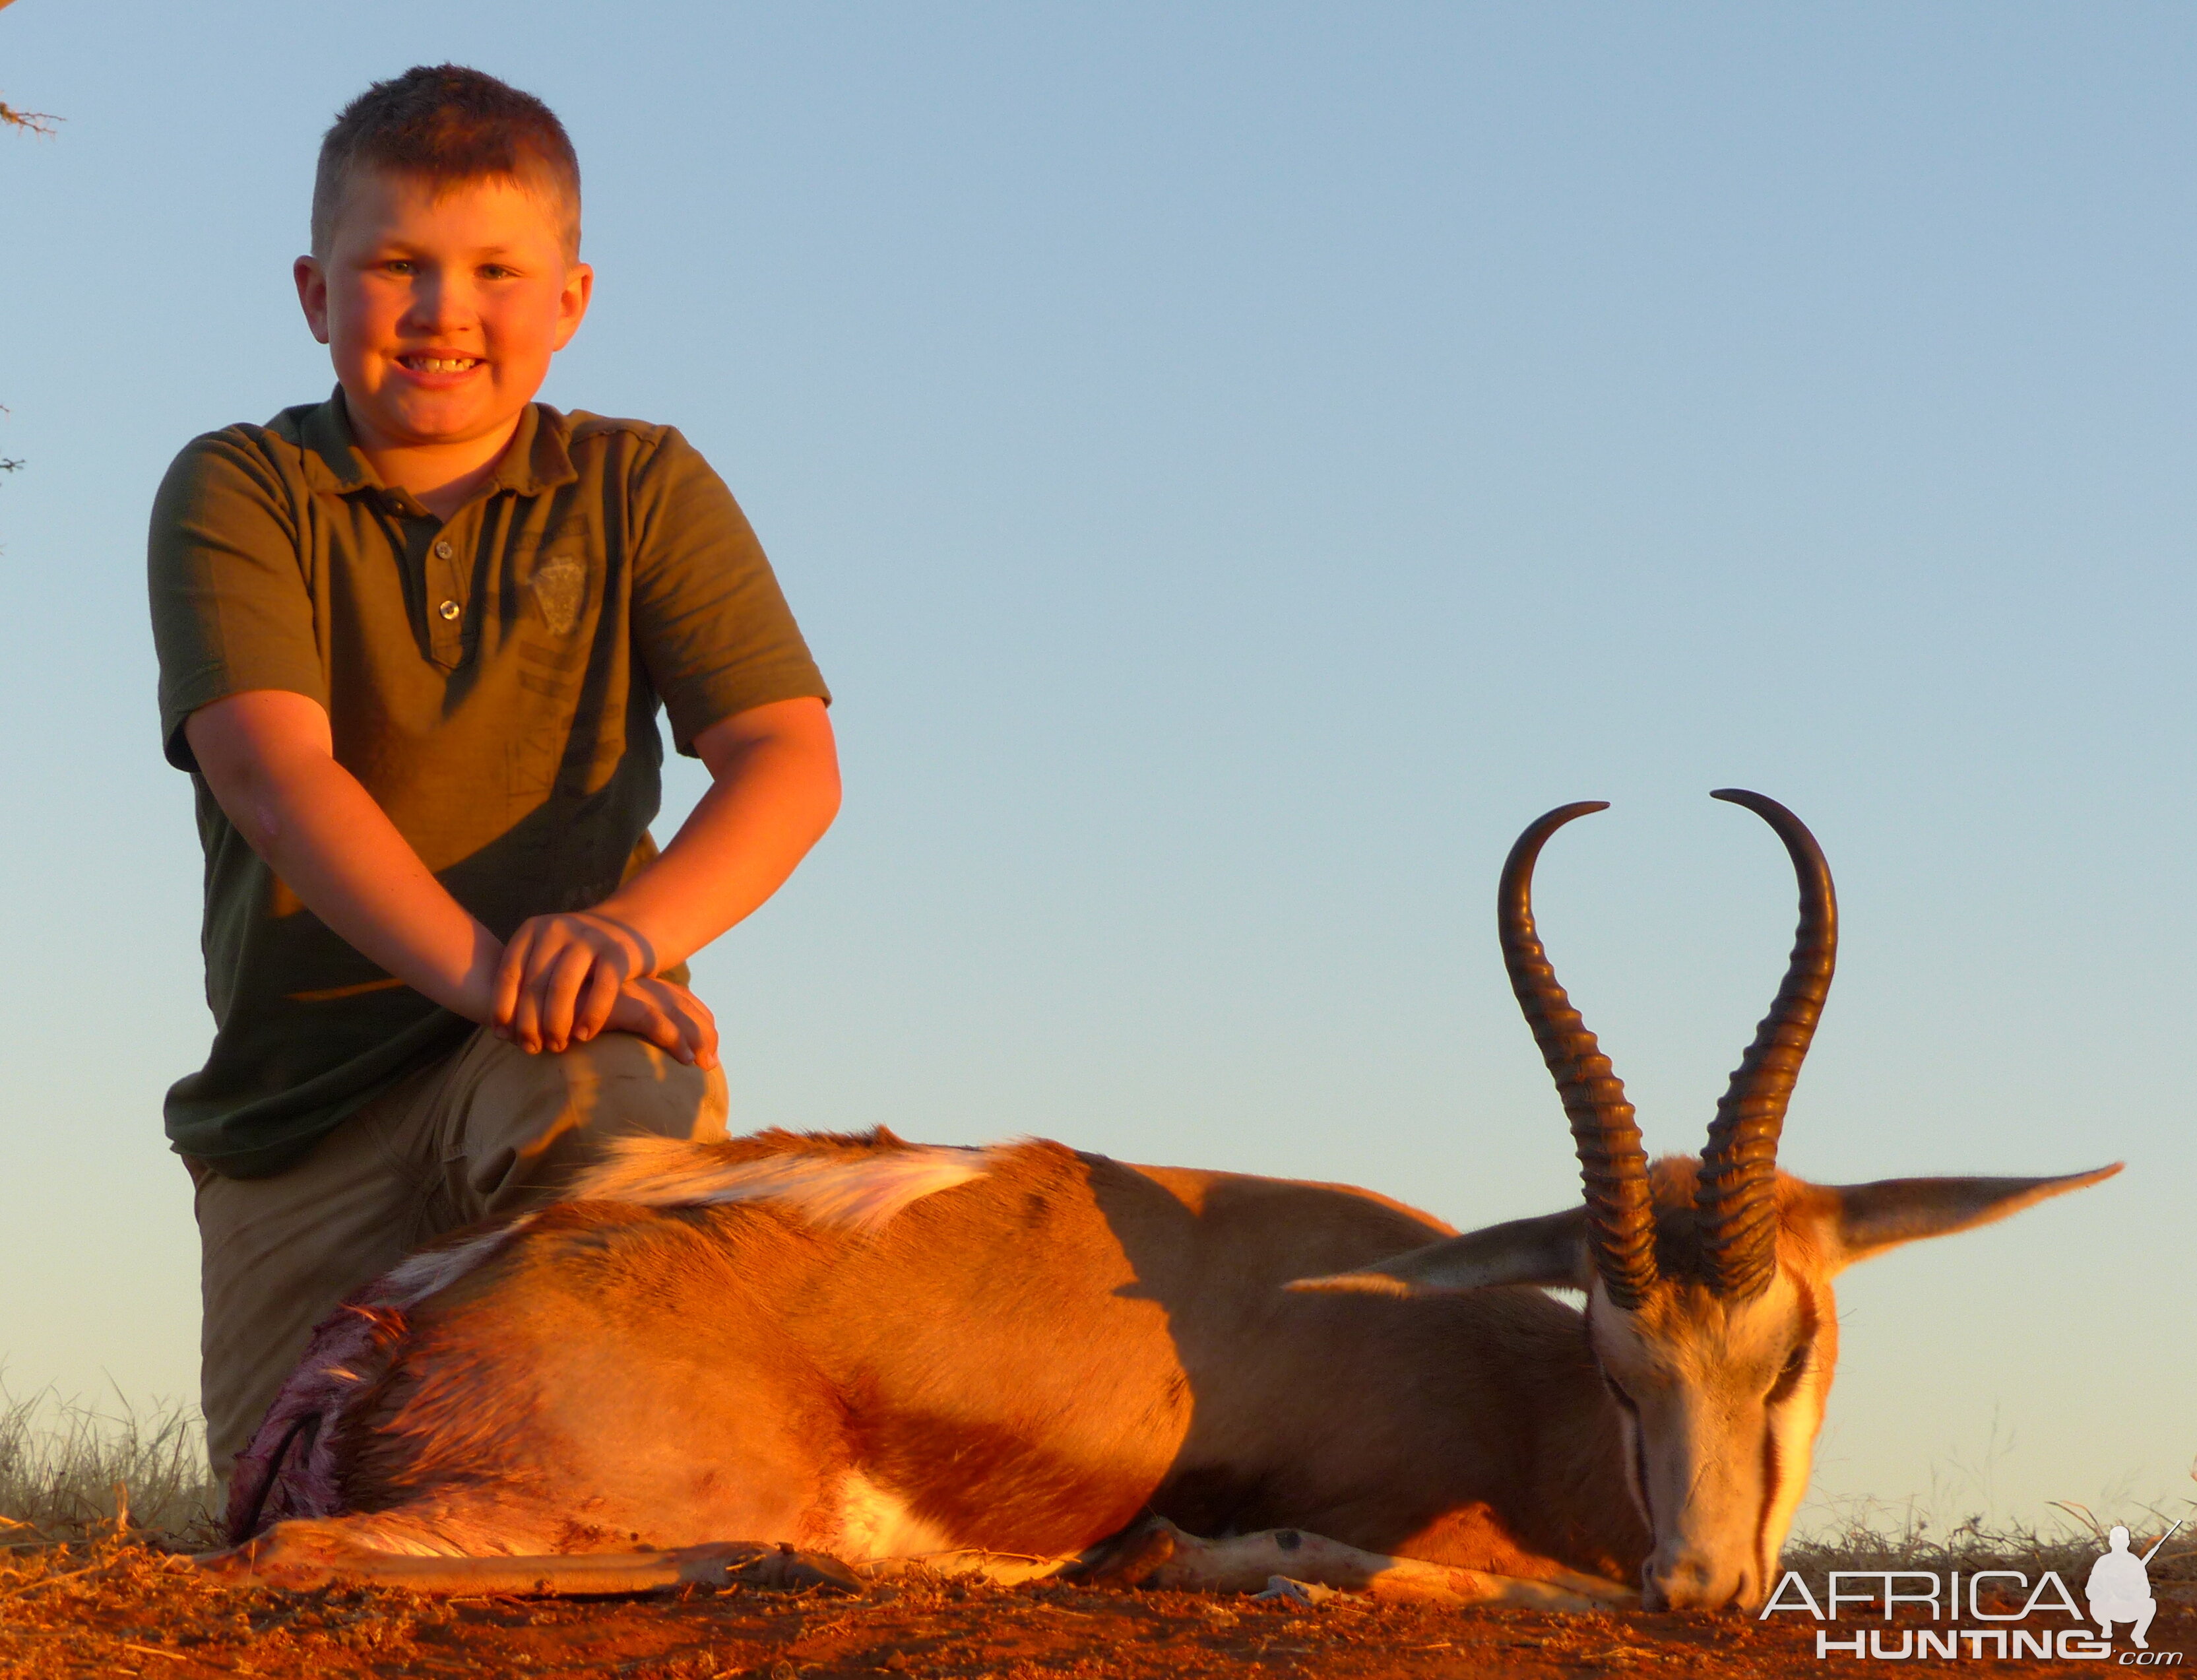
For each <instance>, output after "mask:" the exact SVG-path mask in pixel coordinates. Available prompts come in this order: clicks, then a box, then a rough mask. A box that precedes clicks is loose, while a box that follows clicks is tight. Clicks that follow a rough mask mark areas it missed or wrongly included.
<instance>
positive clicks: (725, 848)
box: [494, 698, 839, 1050]
mask: <svg viewBox="0 0 2197 1680" xmlns="http://www.w3.org/2000/svg"><path fill="white" fill-rule="evenodd" d="M694 750H695V751H696V752H697V753H699V755H700V756H701V758H702V762H704V764H706V765H708V766H709V768H710V791H708V792H707V793H705V794H704V795H703V796H702V798H701V801H700V802H699V803H698V804H697V805H696V806H695V807H694V809H693V814H691V815H689V816H688V817H687V820H686V821H685V822H684V823H683V824H681V826H680V829H679V832H678V833H677V834H676V835H675V836H674V837H673V838H672V841H671V843H670V845H668V846H666V847H665V848H664V852H663V854H662V855H661V856H659V857H658V858H657V859H656V860H655V861H654V862H652V863H651V864H650V865H649V866H648V867H647V868H646V869H644V870H642V871H641V872H640V873H639V874H637V875H635V877H634V878H633V879H631V880H630V881H628V882H627V883H625V884H624V885H623V886H622V887H620V888H619V889H617V891H616V892H615V893H612V895H610V897H608V898H606V899H605V900H604V901H602V902H601V903H600V904H599V905H597V906H596V907H594V909H593V910H589V911H581V912H576V913H572V914H568V915H559V916H536V917H535V918H533V919H532V920H531V921H529V922H527V923H525V924H524V925H523V926H521V927H520V928H519V930H518V931H517V932H516V933H514V934H513V935H512V936H511V943H510V946H509V947H507V949H506V950H505V951H504V952H503V953H502V961H501V966H500V968H499V970H498V971H497V973H496V994H495V1004H494V1010H495V1014H494V1019H495V1020H496V1024H497V1026H498V1028H499V1029H507V1030H508V1031H509V1033H510V1034H511V1036H512V1037H513V1038H515V1039H516V1040H518V1041H519V1043H520V1044H522V1045H524V1046H526V1047H527V1048H528V1049H529V1050H534V1049H547V1050H562V1049H564V1048H565V1046H566V1045H567V1044H570V1043H573V1042H583V1041H585V1040H588V1039H590V1038H593V1037H594V1035H595V1034H597V1033H598V1032H600V1031H601V1030H602V1028H604V1027H605V1026H606V1024H612V1025H614V1024H615V1022H613V1021H612V1014H611V1011H612V1008H613V1007H614V1005H615V1003H616V1000H617V996H618V992H619V988H620V987H621V986H622V985H629V984H630V983H631V982H632V980H633V979H634V977H635V976H645V975H652V974H657V973H660V972H661V971H662V970H664V969H667V968H670V967H671V966H672V965H675V964H677V963H681V962H684V961H685V960H686V959H687V958H688V957H690V956H692V955H693V953H695V952H697V951H699V950H700V949H701V948H702V947H704V945H707V944H708V943H709V942H710V941H711V940H713V939H715V938H716V936H718V935H719V934H721V933H722V932H724V931H725V930H726V929H728V928H729V927H731V926H732V925H733V924H734V923H735V922H738V921H739V920H740V919H741V918H744V917H745V916H746V915H747V914H748V913H749V912H751V911H753V910H754V909H756V907H758V906H759V905H761V904H762V902H763V901H764V900H766V899H768V897H769V896H770V895H772V894H773V893H774V892H776V891H777V890H778V889H779V887H780V884H781V883H783V882H784V881H785V878H786V877H787V876H789V875H791V873H792V872H793V869H794V866H795V865H797V864H798V863H799V862H800V861H801V860H802V859H803V857H804V856H806V855H807V854H808V852H809V848H810V847H812V846H814V844H815V843H816V842H817V841H818V839H820V837H822V835H823V833H824V831H825V830H826V829H827V828H829V827H830V826H832V818H833V817H834V816H836V815H837V814H838V809H839V760H838V749H837V747H836V746H835V744H834V743H833V741H832V723H831V719H830V717H829V715H827V714H826V711H825V708H824V702H823V701H821V700H820V699H814V698H801V699H791V700H777V701H773V702H772V703H770V704H767V705H761V706H755V707H752V708H751V709H749V710H746V711H743V712H738V713H735V714H734V715H733V716H731V717H728V718H725V719H723V720H722V721H719V722H717V723H715V724H712V725H711V726H710V727H708V728H706V729H703V730H700V731H698V732H697V733H696V734H695V736H694Z"/></svg>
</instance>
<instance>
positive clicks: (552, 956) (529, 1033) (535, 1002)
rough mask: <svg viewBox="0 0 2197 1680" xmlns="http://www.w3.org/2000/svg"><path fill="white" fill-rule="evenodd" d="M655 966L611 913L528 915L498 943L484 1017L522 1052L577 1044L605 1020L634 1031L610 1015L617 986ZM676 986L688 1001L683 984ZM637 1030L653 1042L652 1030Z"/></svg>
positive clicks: (641, 942) (639, 939) (643, 944)
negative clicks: (492, 1000)
mask: <svg viewBox="0 0 2197 1680" xmlns="http://www.w3.org/2000/svg"><path fill="white" fill-rule="evenodd" d="M655 968H656V953H655V952H654V950H652V948H651V947H650V946H649V942H648V941H647V940H646V938H644V937H643V936H641V934H640V933H639V932H637V931H636V930H635V929H633V928H632V927H630V926H629V925H628V924H625V923H623V922H621V921H618V920H617V919H615V918H612V917H609V916H605V915H603V914H601V913H600V912H594V911H577V912H571V913H568V914H565V915H558V916H536V917H533V918H530V920H528V921H526V922H524V923H522V924H520V926H519V930H518V931H517V932H516V933H514V934H513V935H512V936H511V942H510V943H509V944H507V945H506V946H505V947H503V960H502V962H501V964H500V965H498V966H497V969H496V1011H495V1014H494V1015H493V1016H492V1017H490V1025H491V1026H493V1027H494V1028H496V1034H497V1035H498V1036H499V1037H501V1038H507V1039H510V1040H513V1042H515V1043H517V1044H518V1045H519V1046H521V1047H522V1048H523V1049H525V1050H527V1051H537V1050H550V1051H560V1050H564V1049H565V1048H566V1047H567V1046H571V1045H575V1044H585V1043H586V1042H587V1041H588V1040H589V1039H591V1038H593V1037H594V1035H595V1034H598V1033H600V1032H601V1031H602V1030H603V1028H605V1027H606V1026H617V1027H619V1028H620V1029H621V1030H623V1031H628V1032H631V1031H634V1030H635V1028H629V1027H625V1026H624V1025H623V1022H619V1021H617V1020H616V1019H615V1015H616V1011H617V1007H618V1001H619V996H620V988H622V987H623V986H624V985H625V984H626V983H627V982H629V981H632V980H636V979H645V978H646V977H647V976H650V975H651V974H652V973H653V972H654V971H655ZM676 989H678V990H679V991H680V992H681V995H682V996H687V997H688V999H689V1000H690V1001H692V998H691V994H687V993H686V991H685V988H676ZM696 1007H697V1008H699V1007H700V1005H696ZM705 1013H706V1011H705ZM641 1036H642V1037H643V1038H646V1039H649V1040H651V1041H652V1042H660V1040H657V1039H656V1038H655V1035H654V1034H650V1033H643V1034H641ZM711 1036H712V1040H713V1041H714V1037H715V1033H714V1029H712V1034H711ZM663 1047H664V1049H666V1050H670V1049H671V1048H672V1046H670V1045H669V1044H665V1045H664V1046H663ZM681 1059H682V1060H684V1059H686V1058H684V1057H682V1058H681Z"/></svg>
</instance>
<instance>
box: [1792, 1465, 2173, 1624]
mask: <svg viewBox="0 0 2197 1680" xmlns="http://www.w3.org/2000/svg"><path fill="white" fill-rule="evenodd" d="M2193 1474H2197V1473H2193ZM2170 1503H2171V1502H2168V1501H2165V1500H2160V1501H2158V1502H2156V1503H2151V1504H2147V1505H2142V1506H2138V1507H2136V1508H2135V1509H2134V1510H2132V1511H2130V1512H2129V1513H2127V1514H2125V1515H2116V1516H2115V1517H2114V1518H2113V1519H2112V1520H2111V1521H2101V1520H2100V1519H2099V1518H2098V1517H2097V1516H2096V1515H2094V1514H2093V1513H2092V1512H2091V1511H2090V1509H2088V1508H2087V1507H2085V1506H2083V1505H2079V1504H2074V1503H2064V1502H2058V1501H2055V1504H2056V1505H2057V1507H2058V1509H2059V1512H2060V1515H2059V1518H2058V1520H2057V1521H2056V1522H2055V1524H2054V1526H2052V1527H2050V1528H2049V1529H2039V1528H2037V1527H2035V1526H2030V1525H2025V1524H1999V1525H1993V1524H1988V1523H1986V1522H1985V1520H1984V1519H1983V1518H1982V1517H1980V1516H1971V1517H1969V1518H1968V1519H1967V1520H1966V1521H1963V1522H1960V1523H1956V1524H1954V1525H1953V1526H1951V1527H1950V1528H1947V1529H1945V1531H1944V1532H1933V1526H1932V1524H1931V1522H1930V1520H1929V1519H1928V1518H1927V1516H1924V1515H1922V1514H1921V1512H1920V1511H1919V1510H1918V1509H1916V1506H1915V1505H1914V1504H1912V1503H1910V1504H1908V1505H1906V1506H1904V1507H1895V1506H1890V1505H1886V1504H1884V1503H1881V1502H1877V1501H1869V1502H1857V1503H1852V1504H1849V1505H1847V1506H1845V1507H1843V1508H1841V1509H1840V1511H1839V1513H1838V1515H1837V1518H1836V1520H1835V1521H1834V1522H1833V1523H1831V1524H1830V1525H1829V1526H1823V1527H1819V1528H1818V1529H1817V1530H1816V1531H1815V1532H1812V1533H1811V1534H1810V1535H1809V1536H1808V1537H1807V1538H1805V1539H1797V1540H1794V1541H1792V1542H1791V1543H1789V1544H1788V1545H1787V1546H1786V1548H1785V1555H1784V1557H1783V1567H1786V1568H1788V1569H1797V1570H1799V1571H1800V1573H1801V1575H1802V1577H1803V1578H1805V1579H1820V1578H1821V1577H1822V1576H1823V1574H1825V1573H1828V1572H1829V1571H1830V1570H1833V1569H1846V1570H1880V1569H1920V1570H1930V1571H1933V1572H1938V1573H1943V1572H1944V1571H1946V1570H1950V1569H1958V1570H1961V1571H1962V1573H1973V1572H1974V1571H1975V1570H1978V1569H2018V1570H2020V1571H2021V1572H2022V1573H2024V1574H2026V1575H2027V1576H2029V1577H2030V1578H2031V1579H2035V1578H2036V1577H2037V1576H2038V1574H2039V1573H2042V1572H2043V1571H2045V1570H2048V1569H2049V1570H2053V1571H2055V1572H2056V1573H2058V1574H2059V1575H2060V1577H2061V1579H2063V1580H2075V1579H2082V1578H2084V1577H2085V1576H2087V1575H2088V1573H2089V1572H2090V1565H2091V1564H2092V1563H2093V1562H2094V1561H2096V1558H2097V1556H2098V1554H2099V1553H2100V1552H2101V1551H2102V1550H2104V1549H2105V1545H2106V1533H2107V1529H2108V1528H2110V1527H2111V1526H2112V1524H2113V1521H2121V1522H2125V1523H2126V1524H2127V1526H2128V1527H2129V1530H2130V1550H2134V1551H2136V1552H2138V1553H2142V1552H2143V1551H2145V1550H2148V1549H2149V1547H2150V1546H2151V1544H2152V1543H2153V1542H2154V1541H2155V1540H2157V1539H2158V1538H2159V1536H2160V1535H2162V1534H2164V1533H2165V1532H2166V1531H2167V1530H2168V1529H2169V1528H2171V1527H2172V1526H2173V1525H2174V1522H2175V1520H2176V1519H2177V1517H2179V1518H2183V1519H2185V1520H2184V1521H2183V1526H2182V1528H2181V1531H2180V1532H2178V1533H2177V1534H2176V1535H2175V1536H2174V1538H2172V1539H2171V1540H2169V1541H2168V1542H2167V1543H2166V1544H2165V1545H2164V1546H2162V1547H2160V1548H2159V1555H2157V1556H2156V1557H2154V1559H2153V1560H2152V1561H2151V1566H2150V1568H2149V1571H2148V1573H2149V1577H2150V1580H2151V1584H2152V1586H2153V1588H2154V1590H2157V1589H2159V1588H2162V1587H2163V1588H2166V1589H2169V1590H2171V1591H2172V1592H2173V1593H2174V1594H2175V1595H2177V1596H2183V1597H2189V1596H2197V1500H2188V1499H2185V1500H2183V1501H2180V1502H2179V1503H2180V1505H2181V1509H2171V1508H2170Z"/></svg>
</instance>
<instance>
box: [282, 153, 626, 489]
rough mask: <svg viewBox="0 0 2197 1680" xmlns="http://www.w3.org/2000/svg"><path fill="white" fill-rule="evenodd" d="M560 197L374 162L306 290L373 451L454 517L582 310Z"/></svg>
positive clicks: (304, 266)
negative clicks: (394, 169) (446, 180)
mask: <svg viewBox="0 0 2197 1680" xmlns="http://www.w3.org/2000/svg"><path fill="white" fill-rule="evenodd" d="M562 235H563V227H562V218H561V216H560V207H559V206H558V205H556V204H555V203H554V201H552V200H548V199H546V198H544V197H543V196H542V195H541V194H537V193H536V192H534V191H532V190H530V188H527V187H525V186H523V185H521V184H520V183H519V182H516V181H513V180H511V179H509V178H508V177H486V178H484V179H481V180H478V181H464V182H456V183H455V184H443V183H438V182H432V181H426V180H423V179H420V178H418V177H412V176H408V175H399V174H393V173H391V172H389V171H382V170H373V169H368V170H362V171H359V172H358V174H357V176H356V177H354V178H353V180H352V182H351V187H350V189H349V191H348V192H347V193H346V194H345V199H344V203H343V207H342V211H341V213H340V214H339V216H338V217H337V218H336V225H335V233H334V237H333V240H331V241H330V243H329V248H328V250H327V251H326V252H323V253H321V254H320V255H317V256H311V257H300V258H299V259H298V262H297V265H296V276H297V282H298V299H299V303H300V304H303V305H304V311H305V319H306V321H307V322H309V323H310V325H311V327H312V329H313V336H314V337H315V338H316V339H320V340H321V342H322V343H323V344H325V345H328V353H329V356H330V359H331V360H333V362H334V363H335V369H336V378H337V379H339V381H340V382H341V383H342V385H343V391H344V404H345V408H346V409H347V410H348V411H349V414H350V418H351V430H352V432H354V433H355V434H356V436H357V439H358V443H359V447H360V449H361V450H362V452H363V453H364V454H365V455H366V457H367V459H368V461H372V462H373V463H374V468H375V470H376V471H377V472H380V474H381V477H382V478H383V480H384V481H385V482H386V483H388V484H392V485H397V486H401V487H402V488H403V489H406V490H410V491H412V492H413V494H414V495H417V496H418V497H419V498H420V500H421V501H423V502H424V503H426V505H427V506H428V507H431V508H432V509H433V511H435V512H436V513H440V514H442V515H443V517H445V518H447V517H449V513H451V512H453V511H455V508H456V507H457V506H458V505H459V504H460V503H461V502H463V501H465V500H466V498H467V496H468V495H471V494H472V490H474V489H475V488H476V487H477V486H478V484H480V483H481V481H482V480H484V478H487V477H488V475H489V474H490V472H492V471H493V470H494V468H495V466H496V460H497V458H498V457H499V456H500V455H501V454H502V453H503V449H504V446H505V445H506V444H507V443H509V442H510V441H511V436H512V433H513V432H515V431H516V430H517V429H518V426H519V416H520V415H521V414H523V413H524V412H525V408H526V405H527V404H528V403H530V402H532V401H533V400H534V394H535V392H536V391H539V390H540V389H541V386H542V379H543V378H544V376H545V375H547V374H548V371H549V358H550V357H551V356H552V355H554V353H555V352H556V351H558V350H562V349H563V348H564V347H565V344H566V343H567V342H568V341H569V340H570V339H571V336H572V334H573V333H575V332H577V330H578V329H579V325H580V321H581V318H582V317H583V316H585V315H586V313H587V309H588V293H589V291H590V289H591V287H592V284H593V281H594V272H593V270H591V269H588V266H587V265H586V264H583V263H576V262H570V261H568V260H567V259H566V257H565V248H564V241H563V237H562Z"/></svg>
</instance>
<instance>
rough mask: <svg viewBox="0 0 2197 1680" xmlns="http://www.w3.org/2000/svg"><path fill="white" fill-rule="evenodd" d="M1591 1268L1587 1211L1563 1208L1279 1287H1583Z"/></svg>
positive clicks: (1369, 1291)
mask: <svg viewBox="0 0 2197 1680" xmlns="http://www.w3.org/2000/svg"><path fill="white" fill-rule="evenodd" d="M1590 1275H1591V1261H1590V1260H1588V1258H1587V1250H1586V1209H1585V1208H1566V1209H1565V1210H1564V1211H1563V1212H1562V1213H1561V1214H1543V1215H1542V1216H1541V1217H1540V1218H1539V1219H1512V1220H1511V1221H1510V1223H1508V1224H1507V1225H1487V1226H1484V1227H1483V1228H1481V1230H1479V1231H1467V1232H1465V1234H1464V1236H1462V1237H1447V1238H1445V1239H1444V1240H1443V1241H1441V1242H1440V1243H1429V1244H1428V1245H1427V1246H1426V1247H1425V1248H1414V1249H1412V1251H1411V1252H1410V1253H1409V1254H1399V1255H1397V1256H1396V1258H1395V1259H1394V1260H1383V1261H1382V1262H1381V1264H1380V1265H1378V1266H1367V1267H1365V1269H1364V1270H1362V1271H1359V1272H1333V1273H1330V1275H1329V1276H1327V1277H1300V1278H1298V1279H1297V1281H1296V1283H1290V1284H1287V1285H1285V1286H1284V1287H1286V1288H1288V1289H1297V1290H1304V1291H1311V1290H1323V1291H1335V1292H1337V1293H1344V1292H1348V1293H1354V1294H1359V1295H1453V1294H1455V1293H1456V1292H1458V1290H1460V1289H1491V1288H1493V1287H1494V1286H1495V1285H1497V1284H1498V1283H1539V1284H1541V1285H1543V1286H1544V1287H1545V1288H1548V1289H1585V1287H1586V1286H1587V1282H1588V1279H1589V1277H1590Z"/></svg>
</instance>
